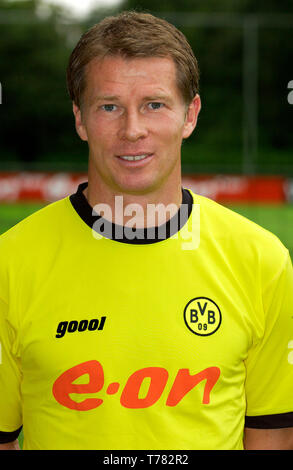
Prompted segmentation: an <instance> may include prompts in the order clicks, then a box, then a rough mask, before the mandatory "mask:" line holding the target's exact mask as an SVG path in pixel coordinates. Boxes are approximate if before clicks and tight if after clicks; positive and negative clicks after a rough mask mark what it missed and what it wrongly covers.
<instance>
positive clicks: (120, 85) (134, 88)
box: [73, 56, 200, 194]
mask: <svg viewBox="0 0 293 470" xmlns="http://www.w3.org/2000/svg"><path fill="white" fill-rule="evenodd" d="M199 110H200V98H199V96H198V95H197V96H196V98H195V99H194V100H193V101H192V103H191V104H190V106H189V107H188V109H187V106H186V104H184V102H183V99H182V97H181V94H180V92H179V90H178V87H177V84H176V69H175V64H174V62H173V60H171V59H169V58H158V57H154V58H138V59H137V58H135V59H128V60H126V59H123V58H122V57H120V56H117V57H116V56H115V57H106V58H105V59H103V60H98V59H94V60H92V61H91V62H90V63H89V65H88V69H87V74H86V90H85V92H84V95H83V106H82V112H81V111H80V109H79V108H78V107H77V106H76V105H75V104H74V105H73V111H74V114H75V120H76V130H77V132H78V134H79V136H80V137H81V139H82V140H85V141H88V145H89V173H90V175H89V177H90V176H91V177H92V180H93V181H95V182H96V184H97V185H98V187H99V188H100V190H102V191H105V190H110V191H111V192H112V194H119V193H120V194H121V193H122V194H149V193H151V192H153V191H156V190H157V189H158V188H160V187H166V188H167V187H168V185H169V186H170V184H178V182H180V181H179V180H178V178H180V176H179V175H180V173H181V169H180V167H181V161H180V155H181V143H182V139H183V138H187V137H189V135H190V134H191V133H192V131H193V129H194V127H195V125H196V120H197V115H198V113H199Z"/></svg>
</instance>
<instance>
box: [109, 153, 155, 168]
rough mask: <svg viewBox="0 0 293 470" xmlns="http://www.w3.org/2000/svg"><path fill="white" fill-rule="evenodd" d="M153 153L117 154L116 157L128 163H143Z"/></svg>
mask: <svg viewBox="0 0 293 470" xmlns="http://www.w3.org/2000/svg"><path fill="white" fill-rule="evenodd" d="M153 155H154V154H153V153H142V154H138V155H118V156H117V157H118V159H119V160H120V161H121V162H124V163H125V164H128V165H132V166H133V165H136V166H137V165H139V164H144V163H145V162H147V161H149V160H150V159H151V158H152V157H153Z"/></svg>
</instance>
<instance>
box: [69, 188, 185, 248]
mask: <svg viewBox="0 0 293 470" xmlns="http://www.w3.org/2000/svg"><path fill="white" fill-rule="evenodd" d="M87 185H88V183H87V182H86V183H81V184H80V185H79V186H78V189H77V191H76V193H75V194H72V195H71V196H70V198H69V199H70V202H71V204H72V206H73V207H74V209H75V210H76V212H77V213H78V215H79V216H80V217H81V219H82V220H83V221H84V222H85V223H86V224H87V225H88V226H89V227H90V228H91V229H93V230H95V231H96V232H97V233H99V234H100V235H102V236H103V237H106V238H110V239H111V240H115V241H118V242H121V243H132V244H136V245H137V244H150V243H156V242H160V241H162V240H165V239H167V238H170V237H171V236H173V235H175V233H177V232H178V231H179V230H180V229H181V228H182V227H183V225H185V224H186V222H187V220H188V218H189V216H190V214H191V211H192V204H193V199H192V196H191V194H190V193H189V191H188V190H187V189H182V204H181V206H180V208H179V210H178V212H177V214H175V215H174V216H173V217H172V218H171V219H170V220H168V221H167V222H166V223H165V224H163V225H160V226H158V227H148V228H140V229H136V228H130V227H124V226H122V225H117V224H113V223H112V222H109V221H108V220H106V219H104V218H103V217H101V216H100V215H98V214H97V213H95V211H94V210H93V208H92V207H91V206H90V205H89V203H88V201H87V199H86V197H85V195H84V194H83V191H84V190H85V188H86V187H87Z"/></svg>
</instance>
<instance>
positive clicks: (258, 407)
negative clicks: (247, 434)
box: [0, 183, 293, 450]
mask: <svg viewBox="0 0 293 470" xmlns="http://www.w3.org/2000/svg"><path fill="white" fill-rule="evenodd" d="M85 187H86V183H84V184H82V185H80V186H79V188H78V190H77V192H76V194H74V195H72V196H70V197H68V198H65V199H62V200H60V201H57V202H55V203H53V204H50V205H48V206H47V207H45V208H43V209H41V210H40V211H38V212H36V213H34V214H33V215H31V216H30V217H28V218H26V219H25V220H23V221H22V222H20V223H19V224H17V225H16V226H15V227H13V228H12V229H10V230H9V231H7V232H6V233H5V234H3V235H2V236H1V237H0V259H1V263H0V346H1V350H0V353H1V355H0V362H1V363H0V431H1V432H0V440H2V442H5V441H6V442H7V441H9V440H13V438H15V436H17V433H18V432H19V429H20V428H21V427H23V433H24V444H23V448H24V449H42V450H46V449H84V450H86V449H103V450H105V449H111V450H118V449H119V450H121V449H132V450H138V449H170V450H171V449H173V450H174V449H181V450H182V449H215V450H218V449H243V430H244V427H245V426H248V427H256V428H278V427H290V426H293V394H292V387H293V357H292V356H293V271H292V264H291V261H290V257H289V254H288V250H287V249H286V248H285V247H284V246H283V245H282V243H281V242H280V241H279V240H278V239H277V237H275V236H274V235H273V234H271V233H270V232H268V231H266V230H265V229H263V228H261V227H259V226H258V225H256V224H255V223H253V222H251V221H249V220H247V219H246V218H244V217H242V216H240V215H238V214H237V213H235V212H233V211H231V210H229V209H227V208H225V207H223V206H221V205H219V204H217V203H216V202H214V201H212V200H210V199H207V198H205V197H202V196H198V195H194V194H192V193H191V192H190V191H188V190H186V189H185V190H183V200H184V201H185V203H184V204H185V206H186V207H187V211H184V210H183V204H182V206H181V207H180V210H179V212H178V214H179V213H180V215H181V217H180V218H178V220H179V225H177V228H175V229H174V226H173V228H172V223H171V224H170V221H169V222H168V223H167V224H165V226H164V227H163V226H161V227H159V228H161V229H162V230H161V232H160V231H158V230H154V231H153V232H152V233H151V235H152V236H149V237H147V236H145V235H146V232H145V230H143V229H141V230H137V231H136V232H135V230H134V231H133V230H132V232H131V231H130V232H129V233H128V236H126V233H125V232H124V228H123V227H122V226H118V225H117V226H115V225H114V224H108V228H107V222H106V221H105V220H104V219H103V218H101V217H98V216H97V215H96V213H95V212H94V211H93V210H92V208H91V207H90V206H89V204H88V202H87V200H86V198H85V196H84V195H83V190H84V189H85ZM185 206H184V207H185ZM178 214H177V215H178ZM172 220H173V219H171V222H172ZM175 227H176V224H175ZM110 229H111V230H110ZM157 229H158V227H157ZM163 229H165V234H164V230H163ZM121 230H122V231H121ZM109 231H111V232H112V237H111V236H109ZM113 232H114V234H115V236H114V237H113ZM150 232H151V231H150ZM159 232H160V233H159ZM160 234H161V236H160ZM162 234H163V235H162Z"/></svg>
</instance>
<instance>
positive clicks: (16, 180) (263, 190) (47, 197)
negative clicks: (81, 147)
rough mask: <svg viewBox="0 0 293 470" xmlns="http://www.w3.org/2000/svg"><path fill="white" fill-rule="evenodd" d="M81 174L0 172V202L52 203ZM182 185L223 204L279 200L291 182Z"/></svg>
mask: <svg viewBox="0 0 293 470" xmlns="http://www.w3.org/2000/svg"><path fill="white" fill-rule="evenodd" d="M86 180H87V175H86V174H85V173H45V172H18V173H16V172H14V173H12V172H6V173H0V202H17V201H35V202H53V201H56V200H58V199H61V198H63V197H66V196H68V195H69V194H72V193H73V192H75V191H76V188H77V186H78V184H79V183H81V182H83V181H86ZM183 186H184V187H186V188H190V189H191V190H192V191H193V192H194V193H197V194H201V195H203V196H206V197H209V198H211V199H213V200H215V201H217V202H223V203H225V202H226V203H230V202H231V203H245V202H256V203H257V202H262V203H283V202H286V201H288V200H289V199H290V194H291V191H290V190H289V189H288V188H290V187H291V188H292V183H291V182H290V181H289V179H287V178H284V177H281V176H252V177H248V176H241V175H184V176H183Z"/></svg>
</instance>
